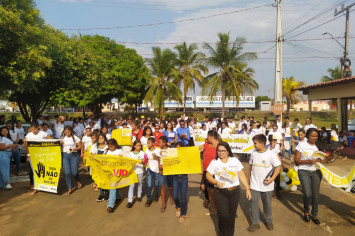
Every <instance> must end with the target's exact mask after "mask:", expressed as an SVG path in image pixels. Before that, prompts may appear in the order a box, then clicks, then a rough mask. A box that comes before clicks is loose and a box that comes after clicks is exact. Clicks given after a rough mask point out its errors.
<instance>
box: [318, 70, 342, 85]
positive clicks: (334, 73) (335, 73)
mask: <svg viewBox="0 0 355 236" xmlns="http://www.w3.org/2000/svg"><path fill="white" fill-rule="evenodd" d="M328 73H329V75H330V76H327V75H324V76H323V77H322V79H321V80H320V81H321V82H328V81H332V80H337V79H341V70H340V67H339V66H337V67H335V68H334V69H332V68H329V69H328Z"/></svg>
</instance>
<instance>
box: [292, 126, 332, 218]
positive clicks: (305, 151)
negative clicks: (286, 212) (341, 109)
mask: <svg viewBox="0 0 355 236" xmlns="http://www.w3.org/2000/svg"><path fill="white" fill-rule="evenodd" d="M306 137H307V141H304V142H300V143H299V144H298V145H297V147H296V154H295V163H296V165H298V176H299V179H300V182H301V185H302V188H303V204H304V215H303V219H304V221H306V222H309V221H310V220H312V221H313V222H314V223H315V224H317V225H319V224H320V221H319V220H318V219H317V215H318V202H319V189H320V183H321V180H322V172H321V171H320V170H319V169H317V167H316V166H315V163H317V162H321V159H319V158H316V157H314V156H313V154H314V153H315V152H317V151H318V148H317V146H316V141H317V139H318V130H317V129H316V128H309V129H308V130H307V132H306ZM324 160H326V159H324ZM311 204H312V212H311V215H310V214H309V206H310V205H311Z"/></svg>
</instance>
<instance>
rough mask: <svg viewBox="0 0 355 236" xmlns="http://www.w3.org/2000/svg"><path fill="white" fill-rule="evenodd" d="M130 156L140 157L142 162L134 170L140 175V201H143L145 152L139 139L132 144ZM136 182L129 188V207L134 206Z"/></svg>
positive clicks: (133, 157)
mask: <svg viewBox="0 0 355 236" xmlns="http://www.w3.org/2000/svg"><path fill="white" fill-rule="evenodd" d="M129 157H130V158H132V159H138V160H140V161H141V162H140V163H139V164H137V165H135V166H134V167H133V170H134V171H135V172H136V174H137V176H138V193H137V195H138V202H141V201H142V187H143V172H144V171H143V162H144V152H143V151H142V144H141V142H140V141H139V140H136V141H134V143H133V145H132V151H131V152H130V153H129ZM134 186H135V184H131V185H130V186H129V190H128V204H127V205H126V207H127V208H131V207H132V206H133V204H132V201H133V192H134Z"/></svg>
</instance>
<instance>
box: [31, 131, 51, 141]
mask: <svg viewBox="0 0 355 236" xmlns="http://www.w3.org/2000/svg"><path fill="white" fill-rule="evenodd" d="M46 138H47V133H46V132H44V131H42V130H40V131H39V132H38V133H37V134H34V133H33V132H30V133H28V134H27V135H26V140H27V141H33V140H40V139H46Z"/></svg>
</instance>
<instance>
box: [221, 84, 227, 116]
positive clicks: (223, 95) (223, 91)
mask: <svg viewBox="0 0 355 236" xmlns="http://www.w3.org/2000/svg"><path fill="white" fill-rule="evenodd" d="M225 97H226V89H225V88H223V89H222V114H221V118H222V119H223V120H224V112H225V104H224V101H225Z"/></svg>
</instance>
